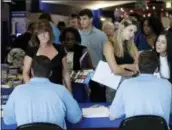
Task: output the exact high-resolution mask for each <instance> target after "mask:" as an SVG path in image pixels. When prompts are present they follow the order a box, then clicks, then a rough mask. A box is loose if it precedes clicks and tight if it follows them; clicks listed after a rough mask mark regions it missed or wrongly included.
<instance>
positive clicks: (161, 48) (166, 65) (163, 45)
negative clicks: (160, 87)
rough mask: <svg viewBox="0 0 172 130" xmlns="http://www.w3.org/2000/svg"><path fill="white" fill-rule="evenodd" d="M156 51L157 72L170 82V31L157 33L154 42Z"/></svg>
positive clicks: (171, 80)
mask: <svg viewBox="0 0 172 130" xmlns="http://www.w3.org/2000/svg"><path fill="white" fill-rule="evenodd" d="M156 52H157V53H158V54H159V63H160V64H159V73H160V76H161V77H162V78H165V79H168V80H169V81H170V82H171V83H172V31H171V30H169V31H166V32H163V33H161V34H160V35H159V37H158V39H157V42H156Z"/></svg>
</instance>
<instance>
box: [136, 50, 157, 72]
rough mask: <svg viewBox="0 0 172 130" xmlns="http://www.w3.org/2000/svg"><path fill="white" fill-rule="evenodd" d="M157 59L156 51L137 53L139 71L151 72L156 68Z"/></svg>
mask: <svg viewBox="0 0 172 130" xmlns="http://www.w3.org/2000/svg"><path fill="white" fill-rule="evenodd" d="M158 65H159V60H158V56H157V54H156V52H154V51H143V52H141V53H140V55H139V70H140V73H147V74H153V73H154V72H155V70H156V69H157V68H158Z"/></svg>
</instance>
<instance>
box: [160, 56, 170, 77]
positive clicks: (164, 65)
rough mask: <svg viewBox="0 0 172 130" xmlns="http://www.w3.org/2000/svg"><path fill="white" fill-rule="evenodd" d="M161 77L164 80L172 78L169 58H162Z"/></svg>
mask: <svg viewBox="0 0 172 130" xmlns="http://www.w3.org/2000/svg"><path fill="white" fill-rule="evenodd" d="M160 75H161V77H162V78H166V79H169V78H170V68H169V64H168V60H167V56H160Z"/></svg>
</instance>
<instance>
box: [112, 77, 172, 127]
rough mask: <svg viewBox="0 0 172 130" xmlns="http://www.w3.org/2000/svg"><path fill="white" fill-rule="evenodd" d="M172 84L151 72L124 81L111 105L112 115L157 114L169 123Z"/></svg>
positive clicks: (118, 116) (116, 116)
mask: <svg viewBox="0 0 172 130" xmlns="http://www.w3.org/2000/svg"><path fill="white" fill-rule="evenodd" d="M171 88H172V85H171V83H170V82H169V81H167V80H166V79H160V78H157V77H155V76H153V75H150V74H141V75H140V76H138V77H136V78H130V79H126V80H125V81H123V82H122V84H121V85H120V87H119V89H118V90H117V93H116V95H115V98H114V100H113V102H112V104H111V106H110V117H112V118H120V117H122V116H124V115H125V116H126V117H132V116H137V115H157V116H161V117H163V118H164V119H165V120H166V121H167V123H168V124H169V117H170V108H171Z"/></svg>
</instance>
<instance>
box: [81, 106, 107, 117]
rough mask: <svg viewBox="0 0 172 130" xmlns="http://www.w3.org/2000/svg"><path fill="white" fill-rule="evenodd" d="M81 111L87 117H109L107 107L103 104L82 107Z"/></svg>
mask: <svg viewBox="0 0 172 130" xmlns="http://www.w3.org/2000/svg"><path fill="white" fill-rule="evenodd" d="M82 112H83V116H84V117H87V118H97V117H109V109H108V108H107V107H105V106H97V107H94V106H93V107H89V108H82Z"/></svg>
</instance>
